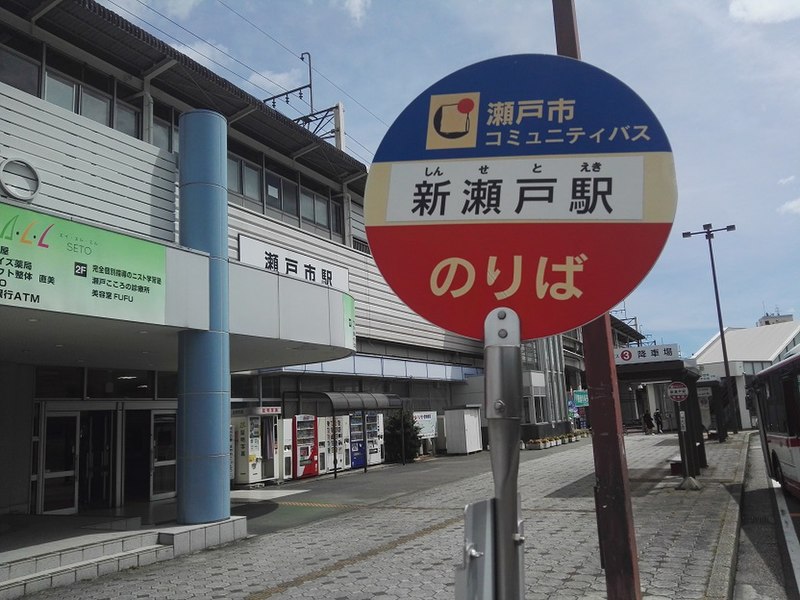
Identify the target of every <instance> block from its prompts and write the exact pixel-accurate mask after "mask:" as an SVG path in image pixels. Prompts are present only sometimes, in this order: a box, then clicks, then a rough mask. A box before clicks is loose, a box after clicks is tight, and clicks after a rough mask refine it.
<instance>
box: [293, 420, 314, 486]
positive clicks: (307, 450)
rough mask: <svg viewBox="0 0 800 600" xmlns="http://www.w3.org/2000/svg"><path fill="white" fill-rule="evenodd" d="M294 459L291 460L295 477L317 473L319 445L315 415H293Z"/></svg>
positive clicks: (299, 477)
mask: <svg viewBox="0 0 800 600" xmlns="http://www.w3.org/2000/svg"><path fill="white" fill-rule="evenodd" d="M293 420H294V432H293V433H294V453H293V456H294V460H293V462H292V467H293V471H294V473H293V475H294V478H295V479H302V478H303V477H315V476H316V475H319V446H318V441H319V440H318V437H317V417H315V416H314V415H296V416H295V417H294V419H293Z"/></svg>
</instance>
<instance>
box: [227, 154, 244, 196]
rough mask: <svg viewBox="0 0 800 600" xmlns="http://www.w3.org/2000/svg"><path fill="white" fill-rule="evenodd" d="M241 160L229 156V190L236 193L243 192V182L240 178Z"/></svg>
mask: <svg viewBox="0 0 800 600" xmlns="http://www.w3.org/2000/svg"><path fill="white" fill-rule="evenodd" d="M239 164H240V163H239V160H238V159H236V158H232V157H230V156H229V157H228V191H229V192H233V193H234V194H241V193H242V183H241V179H240V178H239Z"/></svg>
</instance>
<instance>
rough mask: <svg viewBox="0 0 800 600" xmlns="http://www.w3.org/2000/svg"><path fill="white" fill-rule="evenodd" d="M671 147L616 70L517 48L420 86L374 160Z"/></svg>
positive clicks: (639, 151) (641, 101)
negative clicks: (510, 53) (521, 51)
mask: <svg viewBox="0 0 800 600" xmlns="http://www.w3.org/2000/svg"><path fill="white" fill-rule="evenodd" d="M671 151H672V150H671V148H670V145H669V141H668V140H667V136H666V134H665V133H664V130H663V129H662V127H661V125H660V124H659V122H658V120H657V119H656V117H655V115H654V114H653V112H652V111H651V110H650V109H649V108H648V106H647V105H646V104H645V103H644V101H643V100H642V99H641V98H639V96H638V95H636V93H635V92H634V91H633V90H631V89H630V88H629V87H628V86H627V85H625V84H624V83H622V82H621V81H619V80H618V79H616V78H615V77H613V76H611V75H609V74H608V73H606V72H605V71H602V70H601V69H598V68H597V67H593V66H591V65H589V64H586V63H584V62H581V61H578V60H574V59H571V58H565V57H562V56H552V55H544V54H519V55H514V56H503V57H499V58H494V59H490V60H487V61H483V62H480V63H476V64H474V65H470V66H468V67H465V68H463V69H461V70H459V71H456V72H455V73H452V74H451V75H448V76H447V77H445V78H444V79H442V80H440V81H439V82H437V83H435V84H434V85H432V86H431V87H430V88H428V89H427V90H425V92H423V93H422V94H420V95H419V96H418V97H417V98H416V99H415V100H414V101H413V102H412V103H411V104H409V106H408V107H407V108H406V109H405V110H404V111H403V112H402V113H401V114H400V116H399V117H398V118H397V120H395V122H394V123H393V124H392V126H391V127H390V128H389V131H388V132H387V133H386V135H385V136H384V138H383V141H382V142H381V145H380V147H379V148H378V151H377V152H376V154H375V159H374V161H375V162H396V161H407V160H430V159H435V158H442V159H453V158H482V157H486V158H489V157H509V156H535V155H559V154H589V155H591V154H607V153H626V152H630V153H637V154H638V153H644V152H671Z"/></svg>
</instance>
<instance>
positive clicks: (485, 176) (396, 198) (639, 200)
mask: <svg viewBox="0 0 800 600" xmlns="http://www.w3.org/2000/svg"><path fill="white" fill-rule="evenodd" d="M676 197H677V194H676V183H675V168H674V163H673V158H672V151H671V148H670V145H669V141H668V140H667V136H666V134H665V133H664V130H663V129H662V127H661V125H660V124H659V123H658V120H657V119H656V117H655V115H653V113H652V111H651V110H650V109H649V108H648V107H647V105H646V104H645V103H644V102H643V101H642V100H641V98H639V97H638V96H637V95H636V94H635V93H634V92H633V91H632V90H631V89H630V88H628V87H627V86H626V85H625V84H623V83H622V82H620V81H619V80H617V79H615V78H614V77H612V76H611V75H609V74H608V73H606V72H604V71H602V70H600V69H598V68H596V67H593V66H591V65H588V64H586V63H583V62H580V61H577V60H573V59H569V58H564V57H560V56H549V55H538V54H524V55H516V56H505V57H500V58H494V59H490V60H487V61H484V62H480V63H476V64H474V65H471V66H468V67H465V68H463V69H461V70H460V71H456V72H455V73H453V74H451V75H448V76H447V77H445V78H444V79H442V80H441V81H439V82H437V83H435V84H434V85H432V86H431V87H430V88H428V89H427V90H426V91H425V92H423V93H422V94H420V95H419V96H418V97H417V98H416V99H415V100H414V101H413V102H411V104H409V105H408V107H407V108H406V109H405V110H404V111H403V112H402V113H401V114H400V116H399V117H398V118H397V120H396V121H395V122H394V123H393V124H392V126H391V127H390V128H389V130H388V132H387V133H386V135H385V137H384V138H383V141H382V142H381V144H380V147H379V148H378V151H377V152H376V154H375V159H374V162H373V163H372V165H371V167H370V172H369V177H368V180H367V188H366V198H365V214H366V229H367V236H368V238H369V244H370V249H371V252H372V254H373V256H374V258H375V261H376V263H377V265H378V267H379V269H380V270H381V273H382V274H383V276H384V277H385V279H386V281H387V282H388V283H389V285H390V286H391V287H392V289H393V290H394V292H395V293H396V294H397V295H398V296H399V297H400V298H401V299H402V300H403V301H404V302H405V303H406V304H407V305H408V306H409V307H410V308H411V309H412V310H414V311H416V312H417V313H418V314H419V315H421V316H422V317H424V318H426V319H427V320H429V321H431V322H432V323H434V324H436V325H438V326H440V327H442V328H444V329H447V330H449V331H452V332H455V333H458V334H461V335H465V336H468V337H472V338H476V339H481V338H482V337H483V326H484V320H485V318H486V316H487V315H488V314H489V312H490V311H492V310H493V309H495V308H498V307H501V306H504V307H508V308H511V309H513V310H514V311H516V313H517V314H518V315H519V317H520V322H521V338H522V339H531V338H538V337H544V336H548V335H552V334H556V333H560V332H563V331H567V330H569V329H572V328H575V327H578V326H580V325H583V324H584V323H587V322H588V321H591V320H592V319H594V318H596V317H597V316H599V315H601V314H603V313H604V312H606V311H608V310H609V309H611V308H613V307H614V306H615V305H616V304H617V303H619V302H620V301H621V300H623V299H624V298H625V297H626V296H627V295H628V294H629V293H630V292H631V291H632V290H633V289H634V288H635V287H636V286H637V285H638V284H639V282H640V281H641V280H642V279H643V278H644V276H645V275H646V274H647V273H648V271H649V270H650V268H651V267H652V266H653V264H654V263H655V261H656V259H657V258H658V255H659V254H660V253H661V250H662V248H663V246H664V244H665V243H666V240H667V236H668V235H669V231H670V229H671V227H672V221H673V219H674V217H675V209H676Z"/></svg>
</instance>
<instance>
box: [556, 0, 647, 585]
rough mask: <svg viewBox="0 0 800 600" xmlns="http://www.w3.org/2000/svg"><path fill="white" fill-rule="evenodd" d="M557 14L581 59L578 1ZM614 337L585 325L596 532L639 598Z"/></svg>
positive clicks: (572, 52)
mask: <svg viewBox="0 0 800 600" xmlns="http://www.w3.org/2000/svg"><path fill="white" fill-rule="evenodd" d="M553 17H554V22H555V32H556V48H557V51H558V54H559V55H561V56H570V57H571V58H575V59H578V60H580V47H579V44H578V26H577V19H576V17H575V3H574V0H553ZM611 339H612V338H611V318H610V317H609V314H608V313H606V314H604V315H603V316H601V317H599V318H598V319H596V320H594V321H592V322H591V323H589V324H587V325H584V327H583V343H584V356H585V361H586V381H587V385H588V387H589V406H590V409H591V415H592V431H593V435H592V447H593V451H594V463H595V474H596V477H597V481H596V488H595V499H596V507H597V532H598V537H599V541H600V553H601V564H602V565H603V568H604V569H605V572H606V590H607V591H608V597H609V598H614V599H615V600H628V599H630V600H640V599H641V597H642V592H641V586H640V582H639V562H638V559H637V556H638V554H637V550H636V534H635V531H634V527H633V509H632V506H631V494H630V484H629V481H628V465H627V460H626V458H625V442H624V439H623V430H622V415H621V409H620V402H619V386H618V384H617V369H616V365H615V363H614V351H613V348H612V344H611Z"/></svg>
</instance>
